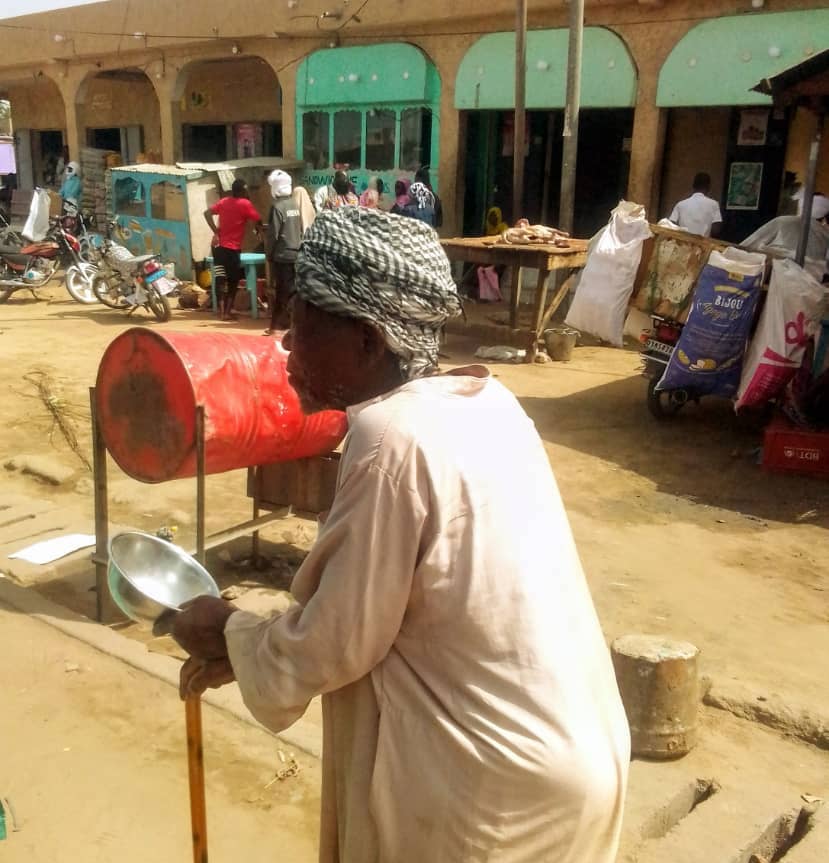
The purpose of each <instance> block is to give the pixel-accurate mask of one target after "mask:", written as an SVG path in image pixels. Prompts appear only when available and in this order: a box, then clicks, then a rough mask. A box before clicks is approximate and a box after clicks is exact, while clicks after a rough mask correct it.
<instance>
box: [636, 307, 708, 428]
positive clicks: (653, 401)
mask: <svg viewBox="0 0 829 863" xmlns="http://www.w3.org/2000/svg"><path fill="white" fill-rule="evenodd" d="M651 320H652V322H653V326H652V328H651V329H650V330H648V331H645V332H643V333H642V335H641V337H640V341H641V342H642V351H641V353H640V357H641V359H642V376H643V377H645V378H647V379H648V395H647V399H648V410H649V411H650V412H651V414H652V415H653V416H654V417H656V419H659V420H662V419H667V418H669V417H672V416H676V414H678V413H679V412H680V411H681V410H682V408H684V407H685V405H687V404H688V402H696V403H699V398H700V397H699V395H697V394H696V393H695V392H693V390H690V389H676V390H657V389H656V387H657V384H658V383H659V381H661V380H662V376H663V375H664V374H665V369H666V368H667V366H668V362H669V361H670V359H671V357H672V356H673V352H674V350H675V349H676V345H677V342H678V341H679V337H680V335H681V334H682V324H680V323H678V322H677V321H672V320H670V319H668V318H663V317H660V316H659V315H651Z"/></svg>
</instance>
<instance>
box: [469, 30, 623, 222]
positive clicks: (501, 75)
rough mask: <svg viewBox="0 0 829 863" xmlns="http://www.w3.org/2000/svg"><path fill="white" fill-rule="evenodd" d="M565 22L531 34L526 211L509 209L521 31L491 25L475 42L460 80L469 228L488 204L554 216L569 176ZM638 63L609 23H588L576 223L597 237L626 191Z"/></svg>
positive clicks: (533, 217)
mask: <svg viewBox="0 0 829 863" xmlns="http://www.w3.org/2000/svg"><path fill="white" fill-rule="evenodd" d="M566 79H567V30H566V29H556V30H532V31H530V32H529V33H528V34H527V81H526V93H527V135H526V141H527V153H526V161H525V177H524V188H525V195H524V211H523V212H521V213H517V214H516V213H511V212H510V211H511V209H512V204H511V202H512V161H513V149H512V141H513V123H514V110H515V101H514V100H515V34H514V33H509V32H503V33H490V34H488V35H486V36H483V37H482V38H481V39H479V40H478V41H477V42H476V43H475V44H474V45H472V47H471V48H470V49H469V50H468V51H467V53H466V55H465V56H464V58H463V60H462V61H461V63H460V66H459V68H458V74H457V78H456V81H455V107H456V108H457V109H458V110H460V111H463V112H465V127H466V141H465V146H464V148H463V150H464V152H465V153H466V172H465V174H466V184H465V185H466V188H465V195H464V233H466V234H480V233H481V231H482V229H483V226H484V216H485V213H486V211H487V209H488V208H489V207H490V206H498V207H500V208H501V209H502V211H503V212H504V215H505V216H506V217H507V221H510V222H514V221H515V220H516V219H518V218H520V217H525V218H528V219H530V221H531V222H532V221H547V222H549V223H550V224H555V223H556V221H557V218H558V201H559V189H560V183H561V151H562V139H561V134H562V127H563V121H564V110H563V109H564V105H565V91H566ZM636 81H637V74H636V68H635V66H634V64H633V60H632V59H631V56H630V53H629V51H628V49H627V46H626V45H625V43H624V42H623V41H622V39H621V38H620V37H619V36H618V35H617V34H615V33H613V32H612V31H611V30H608V29H606V28H603V27H587V28H586V29H585V31H584V50H583V57H582V85H581V108H582V111H581V114H580V118H579V152H578V168H577V177H576V211H575V232H576V235H577V236H580V237H589V236H591V235H592V234H593V233H594V232H595V231H596V230H597V229H598V228H599V227H600V226H601V225H603V224H605V223H606V222H607V218H608V213H609V212H610V210H611V209H612V208H613V207H614V206H615V205H616V204H617V203H618V201H619V199H620V198H622V197H624V195H625V190H626V188H627V181H628V169H629V165H630V144H631V135H632V132H633V110H634V106H635V104H636Z"/></svg>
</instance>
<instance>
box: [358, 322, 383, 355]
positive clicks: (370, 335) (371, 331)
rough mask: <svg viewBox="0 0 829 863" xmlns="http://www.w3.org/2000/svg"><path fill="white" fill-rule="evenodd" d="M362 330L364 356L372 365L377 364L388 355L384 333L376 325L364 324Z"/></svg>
mask: <svg viewBox="0 0 829 863" xmlns="http://www.w3.org/2000/svg"><path fill="white" fill-rule="evenodd" d="M362 329H363V354H364V355H365V358H366V359H367V360H368V361H369V362H370V363H374V362H377V361H379V360H380V359H381V358H382V357H383V356H384V355H385V353H386V337H385V335H384V334H383V331H382V330H381V329H380V328H379V327H377V326H375V325H374V324H369V323H363V324H362Z"/></svg>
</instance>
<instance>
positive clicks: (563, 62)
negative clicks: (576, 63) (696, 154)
mask: <svg viewBox="0 0 829 863" xmlns="http://www.w3.org/2000/svg"><path fill="white" fill-rule="evenodd" d="M755 80H756V79H755ZM566 83H567V29H566V28H561V29H557V30H531V31H530V32H529V33H527V97H526V98H527V108H531V109H532V108H563V107H564V104H565V101H566V98H565V92H566ZM635 104H636V68H635V67H634V65H633V61H632V60H631V57H630V54H629V52H628V49H627V46H626V45H625V43H624V42H623V41H622V40H621V39H620V38H619V36H617V35H616V34H615V33H613V32H612V31H610V30H607V29H605V28H604V27H586V28H585V30H584V48H583V53H582V80H581V107H582V108H632V107H633V106H634V105H635ZM455 107H456V108H458V109H460V110H477V109H480V110H509V109H512V108H514V107H515V33H490V34H489V35H487V36H484V37H482V38H481V39H479V40H478V41H477V42H476V43H475V44H474V45H473V46H472V47H471V48H470V49H469V50H468V51H467V52H466V55H465V56H464V58H463V60H461V64H460V67H459V68H458V76H457V79H456V82H455Z"/></svg>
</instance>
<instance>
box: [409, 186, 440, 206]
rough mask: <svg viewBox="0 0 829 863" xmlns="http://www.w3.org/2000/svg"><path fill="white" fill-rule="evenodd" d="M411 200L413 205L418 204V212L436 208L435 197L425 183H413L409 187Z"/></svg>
mask: <svg viewBox="0 0 829 863" xmlns="http://www.w3.org/2000/svg"><path fill="white" fill-rule="evenodd" d="M409 199H410V200H411V202H412V203H413V204H417V208H418V210H425V209H426V207H434V206H435V196H434V194H433V193H432V191H431V189H429V187H428V186H426V185H425V183H412V185H411V186H410V187H409Z"/></svg>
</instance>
